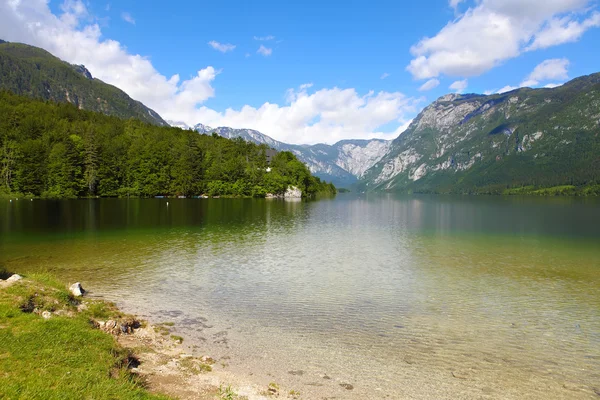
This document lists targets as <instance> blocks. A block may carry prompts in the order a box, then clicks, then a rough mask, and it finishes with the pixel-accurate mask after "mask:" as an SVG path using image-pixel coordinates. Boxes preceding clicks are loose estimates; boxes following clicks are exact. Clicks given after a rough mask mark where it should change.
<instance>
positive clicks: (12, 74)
mask: <svg viewBox="0 0 600 400" xmlns="http://www.w3.org/2000/svg"><path fill="white" fill-rule="evenodd" d="M0 90H9V91H11V92H13V93H16V94H19V95H26V96H30V97H33V98H38V99H44V100H52V101H56V102H63V103H66V102H68V103H72V104H74V105H76V106H77V107H79V108H80V109H84V110H89V111H97V112H102V113H104V114H108V115H114V116H117V117H120V118H136V119H139V120H142V121H144V122H148V123H151V124H153V125H160V126H167V125H168V124H167V123H166V122H165V121H164V120H163V119H162V118H161V117H160V115H158V113H156V112H155V111H153V110H151V109H150V108H148V107H146V106H145V105H143V104H142V103H140V102H139V101H136V100H133V99H132V98H131V97H129V96H128V95H127V94H126V93H125V92H123V91H122V90H121V89H118V88H117V87H115V86H112V85H109V84H107V83H104V82H102V81H101V80H99V79H96V78H94V77H92V74H91V73H90V71H88V70H87V69H86V68H85V67H84V66H83V65H71V64H69V63H67V62H65V61H62V60H60V59H59V58H57V57H55V56H53V55H52V54H50V53H48V52H47V51H46V50H42V49H40V48H37V47H34V46H28V45H26V44H21V43H8V42H5V41H0Z"/></svg>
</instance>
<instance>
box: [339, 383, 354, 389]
mask: <svg viewBox="0 0 600 400" xmlns="http://www.w3.org/2000/svg"><path fill="white" fill-rule="evenodd" d="M340 386H341V387H343V388H344V389H346V390H352V389H354V386H353V385H351V384H350V383H340Z"/></svg>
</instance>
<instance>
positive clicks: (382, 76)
mask: <svg viewBox="0 0 600 400" xmlns="http://www.w3.org/2000/svg"><path fill="white" fill-rule="evenodd" d="M389 76H390V74H388V73H387V72H384V73H383V74H381V78H380V79H385V78H387V77H389Z"/></svg>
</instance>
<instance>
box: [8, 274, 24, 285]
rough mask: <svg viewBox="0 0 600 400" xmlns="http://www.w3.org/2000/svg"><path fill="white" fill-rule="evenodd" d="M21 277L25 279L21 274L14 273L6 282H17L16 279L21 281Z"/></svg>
mask: <svg viewBox="0 0 600 400" xmlns="http://www.w3.org/2000/svg"><path fill="white" fill-rule="evenodd" d="M21 279H23V277H22V276H21V275H17V274H14V275H12V276H11V277H10V278H8V279H7V280H6V282H10V283H13V282H16V281H20V280H21Z"/></svg>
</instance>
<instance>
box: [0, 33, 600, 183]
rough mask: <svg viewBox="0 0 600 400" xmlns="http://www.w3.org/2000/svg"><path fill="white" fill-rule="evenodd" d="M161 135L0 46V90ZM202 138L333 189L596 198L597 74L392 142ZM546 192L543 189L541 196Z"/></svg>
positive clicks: (96, 90) (87, 88) (85, 87)
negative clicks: (295, 168)
mask: <svg viewBox="0 0 600 400" xmlns="http://www.w3.org/2000/svg"><path fill="white" fill-rule="evenodd" d="M3 89H4V90H9V91H12V92H14V93H16V94H20V95H28V96H30V97H35V98H41V99H45V100H52V101H57V102H69V103H72V104H75V105H76V106H78V107H79V108H81V109H86V110H90V111H97V112H102V113H104V114H108V115H113V116H117V117H120V118H136V119H139V120H142V121H145V122H148V123H151V124H154V125H168V124H167V122H165V121H164V120H163V119H162V118H161V117H160V116H159V115H158V114H157V113H156V112H154V111H153V110H151V109H149V108H148V107H146V106H144V105H143V104H142V103H140V102H138V101H135V100H133V99H131V98H130V97H129V96H128V95H127V94H126V93H125V92H123V91H121V90H120V89H118V88H116V87H114V86H111V85H108V84H106V83H104V82H102V81H100V80H98V79H95V78H93V77H92V74H91V73H90V72H89V71H88V70H87V69H86V68H85V67H84V66H82V65H71V64H68V63H66V62H64V61H61V60H60V59H58V58H56V57H54V56H53V55H51V54H50V53H48V52H47V51H45V50H42V49H39V48H37V47H33V46H28V45H24V44H18V43H7V42H4V41H1V40H0V90H3ZM170 124H171V125H173V126H178V127H180V128H183V129H194V130H196V131H197V132H199V133H201V134H211V133H213V132H214V133H217V134H218V135H220V136H223V137H226V138H237V137H241V138H243V139H245V140H248V141H251V142H254V143H259V144H262V143H264V144H267V145H268V146H270V147H272V148H274V149H276V150H279V151H282V150H287V151H291V152H293V153H294V154H295V155H296V156H297V157H298V158H299V159H300V160H301V161H303V162H304V163H305V164H306V165H307V166H308V167H309V169H310V170H311V172H312V173H313V174H314V175H316V176H319V177H320V178H322V179H324V180H326V181H329V182H333V183H334V184H335V185H336V186H338V187H347V186H350V185H355V186H356V187H357V188H358V190H369V191H371V190H392V191H399V192H426V193H494V194H498V193H541V194H565V193H566V194H573V193H577V194H598V195H600V74H593V75H589V76H583V77H580V78H577V79H574V80H572V81H570V82H568V83H565V84H564V85H562V86H560V87H557V88H553V89H529V88H521V89H517V90H514V91H511V92H508V93H503V94H495V95H490V96H484V95H477V94H466V95H460V94H450V95H446V96H443V97H440V98H439V99H438V100H436V101H435V102H433V103H432V104H431V105H429V106H428V107H426V108H425V109H424V110H423V111H422V112H421V113H420V114H419V115H418V116H417V118H415V119H414V120H413V122H412V123H411V125H410V126H409V128H408V129H407V130H406V131H405V132H404V133H403V134H401V135H400V136H399V137H398V138H396V139H395V140H393V141H386V140H380V139H373V140H342V141H340V142H338V143H335V144H333V145H327V144H316V145H294V144H287V143H283V142H279V141H277V140H275V139H273V138H271V137H269V136H267V135H265V134H263V133H261V132H258V131H255V130H251V129H233V128H227V127H218V128H211V127H208V126H205V125H202V124H197V125H195V126H193V127H189V126H187V125H185V124H183V123H177V122H170ZM548 188H551V189H548Z"/></svg>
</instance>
